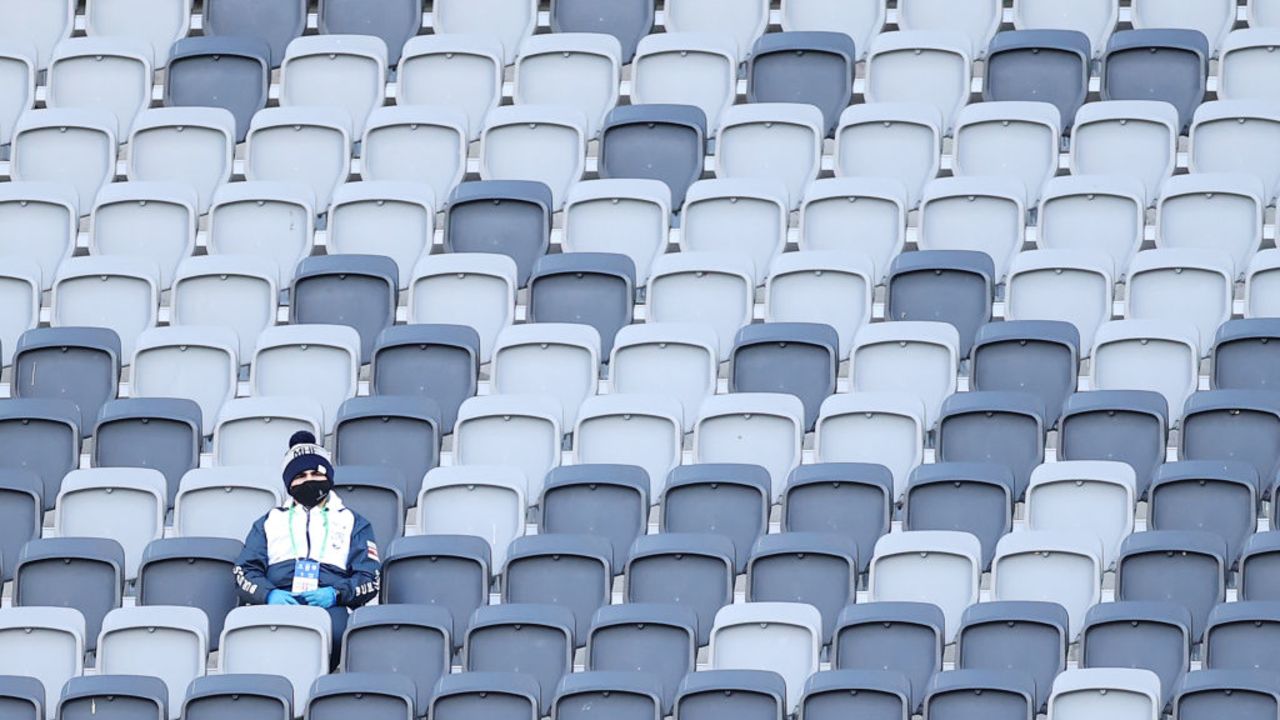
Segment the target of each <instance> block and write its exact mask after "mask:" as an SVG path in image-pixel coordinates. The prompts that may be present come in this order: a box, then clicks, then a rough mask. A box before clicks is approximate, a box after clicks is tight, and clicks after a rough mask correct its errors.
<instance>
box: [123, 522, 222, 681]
mask: <svg viewBox="0 0 1280 720" xmlns="http://www.w3.org/2000/svg"><path fill="white" fill-rule="evenodd" d="M246 534H247V531H246ZM243 547H244V546H243V545H242V544H241V543H240V541H239V540H230V539H225V538H204V537H200V538H166V539H163V540H153V541H152V542H150V543H148V545H147V549H146V550H144V551H143V553H142V562H141V563H140V564H139V566H138V582H137V585H136V588H137V604H138V605H139V606H157V607H158V608H159V609H161V610H165V611H168V610H169V607H170V606H178V607H182V608H195V609H198V610H200V611H201V612H202V614H203V617H202V618H201V620H202V623H207V629H205V630H203V632H204V633H205V634H206V638H205V639H206V641H207V642H206V644H207V646H208V649H209V650H217V649H218V639H219V636H220V635H221V634H222V626H223V623H224V622H225V620H226V617H227V613H229V612H231V610H232V609H234V608H235V607H236V605H237V604H238V603H239V600H238V599H237V597H236V588H235V587H234V586H233V585H230V584H229V583H227V582H226V577H227V574H228V573H230V572H231V569H232V568H233V567H234V565H235V562H236V560H237V558H238V557H239V556H240V552H241V550H242V549H243ZM201 667H202V668H203V663H202V664H201ZM200 674H202V673H200ZM184 687H185V686H184Z"/></svg>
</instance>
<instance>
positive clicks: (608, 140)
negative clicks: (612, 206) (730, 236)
mask: <svg viewBox="0 0 1280 720" xmlns="http://www.w3.org/2000/svg"><path fill="white" fill-rule="evenodd" d="M706 138H707V116H706V114H705V113H703V111H702V110H701V109H699V108H697V107H695V106H693V105H662V104H656V105H625V106H623V107H619V108H615V109H614V110H611V111H610V112H609V114H608V115H606V116H605V119H604V125H603V127H602V128H601V130H600V146H599V151H598V154H597V172H598V174H599V177H601V178H605V179H608V178H615V179H640V180H659V181H662V182H663V183H665V184H666V186H667V188H668V190H670V198H669V204H670V206H671V209H673V210H678V209H679V208H680V207H681V206H683V205H684V197H685V193H687V192H688V190H689V186H690V185H692V184H693V183H694V182H695V181H696V180H698V178H700V177H702V170H703V164H704V156H705V154H706ZM580 188H582V185H581V184H579V185H576V186H574V189H573V190H571V191H570V196H569V201H570V203H572V201H573V199H574V193H575V192H576V191H577V190H579V189H580Z"/></svg>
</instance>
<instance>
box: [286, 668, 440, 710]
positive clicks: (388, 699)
mask: <svg viewBox="0 0 1280 720" xmlns="http://www.w3.org/2000/svg"><path fill="white" fill-rule="evenodd" d="M366 714H367V715H368V716H370V717H399V716H401V715H403V716H404V717H405V718H413V717H417V690H416V688H415V687H414V682H413V680H411V679H409V678H406V677H405V676H404V675H401V674H398V673H389V672H388V673H366V672H342V673H334V674H333V675H321V676H320V677H318V678H316V681H315V682H314V683H312V685H311V695H310V697H308V698H307V707H306V713H305V717H306V718H308V720H327V719H331V718H344V717H350V716H352V715H366Z"/></svg>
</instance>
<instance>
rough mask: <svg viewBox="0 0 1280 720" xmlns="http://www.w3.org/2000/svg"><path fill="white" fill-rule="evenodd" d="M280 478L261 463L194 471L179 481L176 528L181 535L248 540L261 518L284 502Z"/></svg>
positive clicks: (176, 498)
mask: <svg viewBox="0 0 1280 720" xmlns="http://www.w3.org/2000/svg"><path fill="white" fill-rule="evenodd" d="M264 459H265V458H264ZM276 479H277V478H275V477H274V473H271V472H267V471H266V469H265V468H263V467H261V466H258V467H250V466H243V465H232V466H230V467H216V468H196V469H194V470H190V471H188V472H187V473H186V474H185V475H183V476H182V480H181V482H180V483H179V484H178V493H177V496H176V497H175V499H174V510H173V512H174V515H173V527H174V530H175V531H176V532H177V534H178V535H179V536H181V537H212V538H228V539H234V540H242V539H244V538H245V537H246V536H247V535H248V533H249V528H250V527H252V525H253V523H254V522H255V521H256V520H257V519H258V518H260V517H262V516H263V515H264V514H266V512H267V510H269V509H271V508H273V507H277V506H278V505H279V504H280V503H281V496H282V491H283V488H281V487H280V484H279V483H277V482H276Z"/></svg>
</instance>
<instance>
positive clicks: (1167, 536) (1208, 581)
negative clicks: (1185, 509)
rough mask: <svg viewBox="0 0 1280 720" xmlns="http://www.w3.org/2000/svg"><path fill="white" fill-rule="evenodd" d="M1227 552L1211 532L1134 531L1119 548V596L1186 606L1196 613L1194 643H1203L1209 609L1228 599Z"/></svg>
mask: <svg viewBox="0 0 1280 720" xmlns="http://www.w3.org/2000/svg"><path fill="white" fill-rule="evenodd" d="M1226 553H1227V546H1226V543H1225V542H1223V540H1222V538H1220V537H1218V536H1217V535H1214V534H1213V533H1209V532H1204V531H1175V530H1149V531H1147V532H1142V533H1134V534H1133V535H1130V536H1129V537H1128V538H1126V539H1125V541H1124V543H1123V544H1121V546H1120V557H1119V559H1118V560H1117V561H1116V599H1117V600H1147V601H1158V602H1173V603H1177V604H1178V605H1181V606H1182V607H1184V608H1186V609H1187V610H1188V611H1189V612H1190V613H1191V642H1192V643H1196V642H1199V640H1200V637H1201V636H1202V635H1203V634H1204V628H1205V624H1206V622H1207V620H1208V617H1209V611H1210V610H1212V609H1213V606H1214V605H1216V604H1218V603H1220V602H1222V601H1223V599H1224V597H1225V593H1226V580H1225V578H1224V576H1225V574H1226V573H1227V571H1228V570H1229V569H1230V560H1229V559H1228V558H1227V556H1226Z"/></svg>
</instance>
